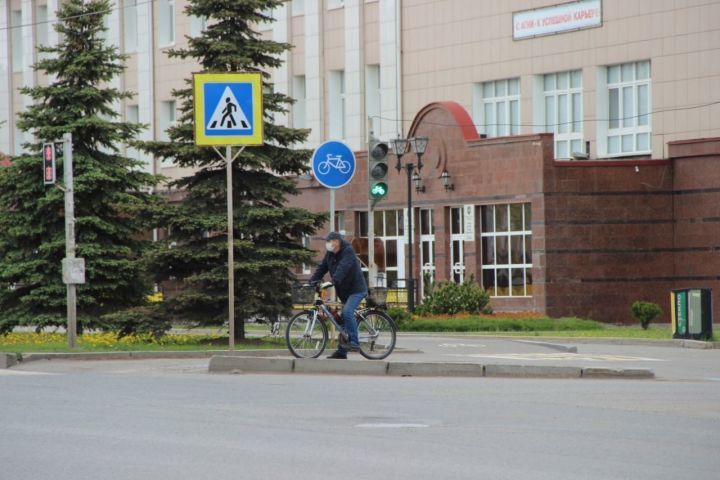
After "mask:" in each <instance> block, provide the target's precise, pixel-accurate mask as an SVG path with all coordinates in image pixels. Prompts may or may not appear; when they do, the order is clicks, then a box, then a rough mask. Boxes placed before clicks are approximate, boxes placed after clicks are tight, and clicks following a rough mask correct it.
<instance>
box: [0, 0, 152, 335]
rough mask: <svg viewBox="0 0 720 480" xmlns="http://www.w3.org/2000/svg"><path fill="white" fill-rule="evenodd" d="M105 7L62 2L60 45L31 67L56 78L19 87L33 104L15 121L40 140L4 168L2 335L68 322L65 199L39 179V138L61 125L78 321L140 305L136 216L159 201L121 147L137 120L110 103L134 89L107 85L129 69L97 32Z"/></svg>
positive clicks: (91, 322)
mask: <svg viewBox="0 0 720 480" xmlns="http://www.w3.org/2000/svg"><path fill="white" fill-rule="evenodd" d="M110 8H111V4H110V2H109V0H86V1H83V0H68V1H66V2H63V6H62V7H61V8H60V10H59V11H58V18H60V19H61V20H60V22H59V23H57V24H56V25H55V29H56V30H57V31H58V33H60V34H61V36H62V37H61V38H62V42H61V43H60V44H59V45H58V46H57V47H54V48H44V47H43V48H41V49H40V51H42V52H46V53H48V54H49V55H48V56H47V58H46V59H43V60H41V61H39V62H38V63H37V64H36V65H35V66H34V68H35V70H36V71H43V72H46V73H47V74H49V75H53V76H55V78H56V79H55V80H53V81H52V82H51V83H50V85H48V86H36V87H32V88H23V89H21V92H22V93H23V94H24V95H29V96H30V97H31V98H32V100H33V105H32V106H31V107H30V108H28V110H27V111H25V112H22V113H20V114H19V120H18V126H19V127H20V128H21V129H22V130H23V131H25V132H30V133H32V134H33V135H34V138H35V139H37V140H36V143H28V144H25V145H24V149H25V151H26V152H28V153H27V154H26V155H22V156H19V157H16V158H14V159H13V160H12V165H11V166H10V167H0V230H2V232H3V235H2V236H0V332H3V331H4V332H7V331H9V330H11V329H12V328H13V327H14V326H15V325H18V324H27V325H37V327H38V328H42V327H45V326H63V325H65V323H66V320H65V316H66V288H65V285H64V284H63V281H62V273H61V260H62V258H63V257H64V256H65V227H64V199H63V198H64V197H63V192H62V191H61V190H60V189H59V188H57V187H55V186H44V185H43V181H42V155H41V149H42V143H43V141H51V140H58V139H62V137H63V134H64V133H66V132H70V133H72V136H73V152H74V154H73V164H74V165H73V166H74V186H75V216H76V223H75V230H76V240H77V256H78V257H83V258H85V261H86V283H85V284H84V285H78V323H79V326H80V327H81V328H82V327H86V328H87V327H97V326H102V324H101V321H100V317H101V316H102V315H103V314H105V313H108V312H115V311H117V310H120V309H124V308H126V307H130V306H134V305H139V304H141V303H142V302H143V299H144V296H145V295H146V294H147V292H148V288H147V286H148V284H149V282H147V281H143V280H142V278H143V274H142V269H141V263H140V255H141V253H142V250H143V248H144V247H145V245H146V244H147V243H148V242H144V241H141V240H140V238H141V234H143V233H144V232H146V231H147V229H148V227H149V225H148V224H147V222H146V221H145V220H143V219H144V218H147V215H143V214H142V213H143V212H144V211H145V210H146V209H147V208H148V207H149V206H151V205H153V204H154V203H155V202H156V200H154V199H153V197H151V196H150V195H148V194H147V193H143V190H145V189H146V188H147V187H148V186H151V185H154V184H155V183H156V179H155V177H153V176H152V175H149V174H147V173H143V172H141V171H140V167H141V165H140V163H139V162H137V161H136V160H133V159H130V158H126V157H124V156H122V155H121V153H120V150H119V148H118V146H119V145H121V144H127V143H128V142H129V141H131V140H133V139H134V137H135V135H136V134H137V133H138V131H139V130H140V129H141V126H139V125H137V124H131V123H125V122H120V121H116V118H117V117H118V114H117V113H116V108H115V107H114V105H113V104H114V103H115V102H120V101H121V100H123V99H126V98H130V97H131V94H130V93H127V92H121V91H118V90H117V89H114V88H110V87H108V86H107V85H108V83H109V82H110V81H111V80H112V79H113V78H115V77H116V76H117V75H119V74H121V73H122V71H123V70H124V68H125V67H124V64H123V62H124V60H125V57H124V56H123V55H120V54H119V53H118V52H117V49H116V48H115V47H113V46H109V45H107V44H105V41H104V39H103V31H104V30H105V29H104V27H103V17H104V15H105V14H106V13H107V12H108V10H109V9H110ZM58 170H59V171H60V172H62V158H60V159H59V160H58Z"/></svg>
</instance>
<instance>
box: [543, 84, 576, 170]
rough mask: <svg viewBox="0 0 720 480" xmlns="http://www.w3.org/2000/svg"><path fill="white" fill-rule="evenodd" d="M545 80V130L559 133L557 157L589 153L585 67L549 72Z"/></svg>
mask: <svg viewBox="0 0 720 480" xmlns="http://www.w3.org/2000/svg"><path fill="white" fill-rule="evenodd" d="M542 82H543V104H542V110H543V122H544V125H545V131H546V132H550V133H553V134H555V158H557V159H570V158H572V157H573V153H576V152H579V153H585V147H584V143H583V140H584V138H583V103H582V102H583V92H582V70H570V71H565V72H555V73H547V74H545V75H543V76H542ZM548 107H551V108H548Z"/></svg>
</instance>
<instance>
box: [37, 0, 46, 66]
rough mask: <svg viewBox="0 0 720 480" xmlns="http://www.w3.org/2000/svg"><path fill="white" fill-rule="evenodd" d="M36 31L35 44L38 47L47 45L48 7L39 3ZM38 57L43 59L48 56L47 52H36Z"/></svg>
mask: <svg viewBox="0 0 720 480" xmlns="http://www.w3.org/2000/svg"><path fill="white" fill-rule="evenodd" d="M35 21H36V28H37V30H36V32H37V38H36V45H37V46H38V47H41V46H42V47H48V46H49V45H48V41H49V40H48V35H49V33H50V32H49V28H50V24H49V23H48V7H47V5H40V6H38V7H37V13H36V18H35ZM38 57H39V58H40V59H45V58H47V57H48V54H47V53H38Z"/></svg>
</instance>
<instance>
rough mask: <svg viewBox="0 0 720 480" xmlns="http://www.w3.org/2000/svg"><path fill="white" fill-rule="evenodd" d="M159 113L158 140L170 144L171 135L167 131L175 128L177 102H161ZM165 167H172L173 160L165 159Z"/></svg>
mask: <svg viewBox="0 0 720 480" xmlns="http://www.w3.org/2000/svg"><path fill="white" fill-rule="evenodd" d="M158 113H159V116H160V118H159V122H158V127H159V128H160V133H159V137H158V139H159V140H160V141H163V142H169V141H170V135H169V134H168V131H167V130H168V128H170V127H173V126H175V119H176V118H175V100H170V101H164V102H160V111H159V112H158ZM163 166H164V167H170V166H172V160H171V159H164V160H163Z"/></svg>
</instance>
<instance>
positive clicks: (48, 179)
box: [43, 143, 56, 185]
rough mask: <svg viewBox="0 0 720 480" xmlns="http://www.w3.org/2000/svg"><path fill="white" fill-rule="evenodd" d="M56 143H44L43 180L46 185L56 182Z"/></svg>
mask: <svg viewBox="0 0 720 480" xmlns="http://www.w3.org/2000/svg"><path fill="white" fill-rule="evenodd" d="M55 180H56V178H55V144H54V143H44V144H43V181H44V183H45V185H52V184H54V183H55Z"/></svg>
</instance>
